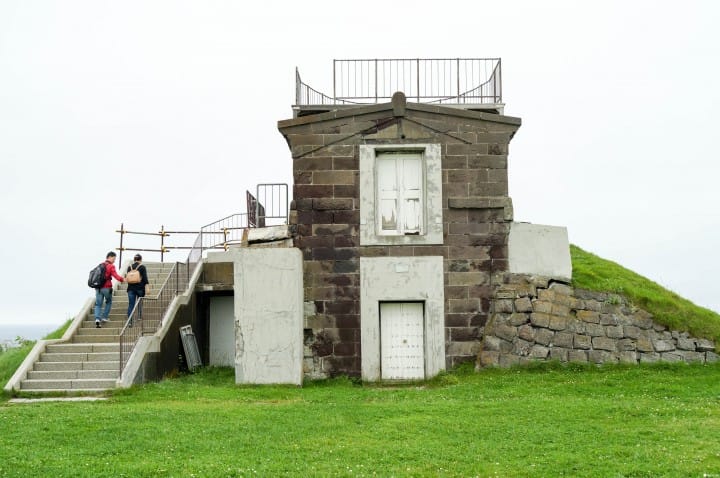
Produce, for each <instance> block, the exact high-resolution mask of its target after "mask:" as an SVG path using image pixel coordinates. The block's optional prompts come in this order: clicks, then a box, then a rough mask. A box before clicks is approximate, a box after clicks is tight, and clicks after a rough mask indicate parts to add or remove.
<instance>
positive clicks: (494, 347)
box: [482, 335, 502, 352]
mask: <svg viewBox="0 0 720 478" xmlns="http://www.w3.org/2000/svg"><path fill="white" fill-rule="evenodd" d="M501 341H502V339H500V338H499V337H495V336H493V335H486V336H485V337H484V338H483V341H482V349H483V350H488V351H492V352H499V351H500V342H501Z"/></svg>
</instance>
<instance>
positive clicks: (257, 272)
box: [228, 248, 303, 385]
mask: <svg viewBox="0 0 720 478" xmlns="http://www.w3.org/2000/svg"><path fill="white" fill-rule="evenodd" d="M228 254H229V255H230V257H232V259H233V262H234V275H235V341H236V342H235V350H236V356H235V381H236V382H237V383H253V384H272V383H278V384H279V383H285V384H294V385H301V384H302V375H303V367H302V361H303V269H302V253H301V252H300V250H299V249H294V248H291V249H273V248H270V249H265V248H260V249H252V248H251V249H236V250H232V251H228Z"/></svg>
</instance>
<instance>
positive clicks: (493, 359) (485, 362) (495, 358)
mask: <svg viewBox="0 0 720 478" xmlns="http://www.w3.org/2000/svg"><path fill="white" fill-rule="evenodd" d="M499 362H500V352H495V351H490V350H483V351H482V352H480V366H482V367H497V366H498V365H499Z"/></svg>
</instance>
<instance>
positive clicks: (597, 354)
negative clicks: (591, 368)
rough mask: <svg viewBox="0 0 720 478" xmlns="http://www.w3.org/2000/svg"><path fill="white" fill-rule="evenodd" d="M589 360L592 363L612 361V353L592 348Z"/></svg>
mask: <svg viewBox="0 0 720 478" xmlns="http://www.w3.org/2000/svg"><path fill="white" fill-rule="evenodd" d="M588 360H589V361H590V362H592V363H598V364H600V363H606V362H611V361H613V360H612V354H611V353H610V352H607V351H605V350H591V351H589V352H588Z"/></svg>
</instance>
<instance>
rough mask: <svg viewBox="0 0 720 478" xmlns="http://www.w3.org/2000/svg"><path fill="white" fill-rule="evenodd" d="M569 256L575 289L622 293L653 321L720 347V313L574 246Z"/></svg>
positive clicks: (571, 247)
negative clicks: (686, 332) (652, 318)
mask: <svg viewBox="0 0 720 478" xmlns="http://www.w3.org/2000/svg"><path fill="white" fill-rule="evenodd" d="M570 255H571V257H572V265H573V285H574V286H575V287H578V288H581V289H589V290H594V291H600V292H613V293H616V294H622V295H623V296H625V297H626V298H627V299H628V300H629V301H630V303H631V304H632V305H634V306H637V307H639V308H641V309H644V310H646V311H647V312H650V313H651V314H653V316H654V318H655V321H657V322H659V323H661V324H663V325H666V326H668V327H670V328H672V329H677V330H685V331H688V332H690V333H691V334H692V335H695V336H698V337H703V338H707V339H711V340H714V341H715V344H716V346H717V345H719V344H720V314H718V313H716V312H713V311H712V310H709V309H706V308H704V307H700V306H697V305H695V304H693V303H692V302H690V301H689V300H687V299H684V298H682V297H680V296H679V295H677V294H676V293H674V292H672V291H669V290H667V289H665V288H664V287H662V286H660V285H659V284H657V283H655V282H653V281H651V280H650V279H647V278H645V277H643V276H641V275H639V274H636V273H635V272H633V271H631V270H628V269H626V268H624V267H623V266H621V265H619V264H617V263H615V262H612V261H608V260H606V259H603V258H601V257H598V256H596V255H595V254H592V253H590V252H587V251H584V250H582V249H580V248H579V247H577V246H572V245H571V246H570Z"/></svg>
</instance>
